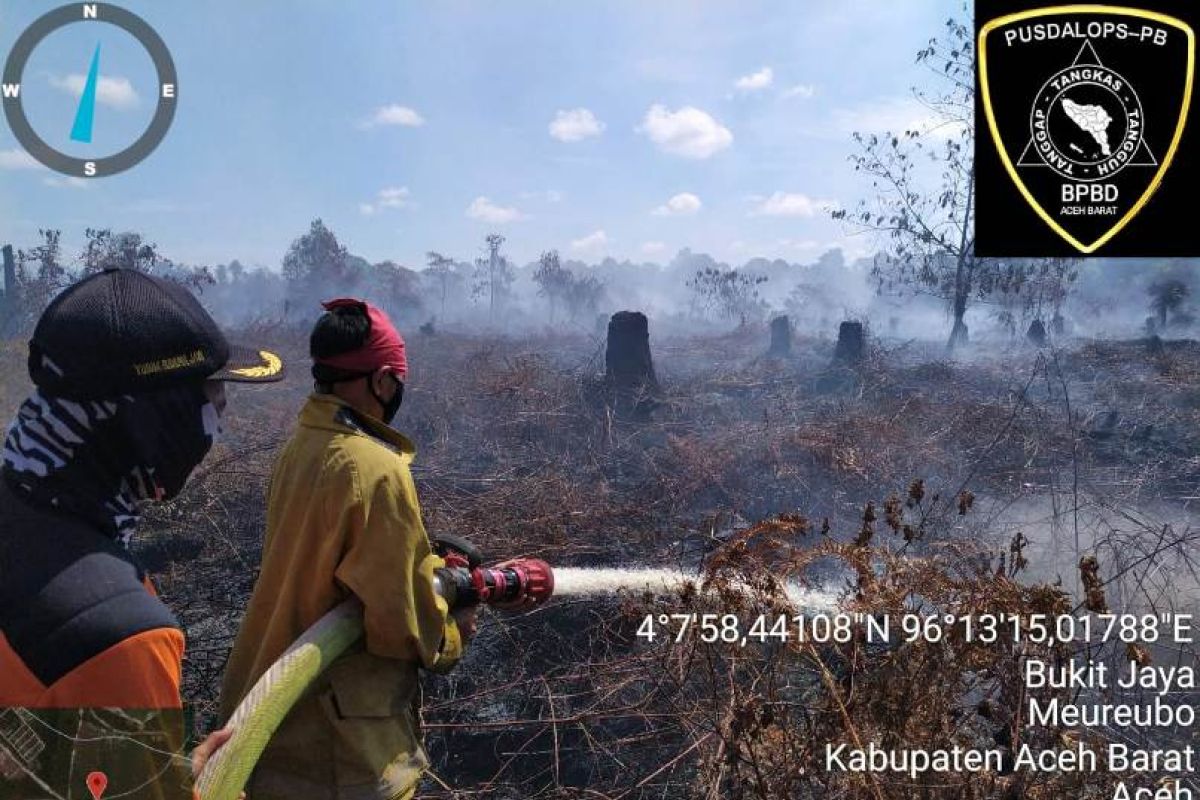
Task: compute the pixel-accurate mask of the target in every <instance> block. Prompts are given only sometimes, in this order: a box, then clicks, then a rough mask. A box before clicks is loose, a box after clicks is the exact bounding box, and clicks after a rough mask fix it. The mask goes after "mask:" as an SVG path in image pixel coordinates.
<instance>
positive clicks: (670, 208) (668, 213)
mask: <svg viewBox="0 0 1200 800" xmlns="http://www.w3.org/2000/svg"><path fill="white" fill-rule="evenodd" d="M701 205H703V203H701V202H700V198H699V197H697V196H696V195H694V194H692V193H691V192H680V193H679V194H677V195H675V196H674V197H672V198H671V199H670V200H668V201H667V202H666V203H664V204H663V205H661V206H658V207H657V208H655V209H654V210H653V211H651V212H650V213H651V214H653V215H654V216H656V217H682V216H686V215H689V214H695V213H696V212H697V211H699V210H700V206H701Z"/></svg>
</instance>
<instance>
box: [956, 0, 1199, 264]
mask: <svg viewBox="0 0 1200 800" xmlns="http://www.w3.org/2000/svg"><path fill="white" fill-rule="evenodd" d="M1069 14H1096V15H1114V16H1129V17H1136V18H1140V19H1143V20H1153V21H1155V22H1159V23H1161V24H1164V25H1169V26H1171V27H1173V28H1175V29H1176V30H1178V31H1180V32H1182V33H1183V34H1184V35H1185V36H1186V39H1187V74H1186V77H1185V88H1184V93H1183V102H1182V104H1181V107H1180V109H1179V118H1178V120H1177V121H1176V123H1175V126H1174V131H1173V134H1172V137H1171V141H1170V144H1169V146H1168V148H1167V152H1166V153H1165V155H1164V156H1163V158H1162V159H1161V161H1158V160H1157V159H1155V157H1154V154H1153V153H1152V152H1150V150H1149V148H1148V147H1147V146H1146V145H1147V143H1146V142H1145V139H1144V136H1145V125H1146V124H1147V123H1145V122H1144V121H1143V122H1142V123H1141V125H1140V126H1139V138H1140V139H1141V141H1140V142H1139V144H1138V145H1137V149H1136V150H1135V151H1134V152H1133V154H1132V155H1131V156H1130V158H1129V159H1128V160H1127V161H1126V162H1124V163H1122V164H1121V165H1119V167H1117V168H1116V169H1114V170H1112V171H1111V172H1109V173H1107V174H1105V175H1102V176H1099V177H1092V178H1087V177H1081V176H1080V175H1078V174H1068V176H1067V177H1069V178H1070V179H1071V180H1075V181H1080V182H1088V181H1096V180H1101V179H1104V178H1111V177H1114V176H1115V175H1116V174H1117V173H1119V172H1121V171H1123V170H1124V169H1126V168H1127V167H1131V166H1146V167H1149V166H1157V172H1156V173H1155V174H1154V176H1153V177H1152V178H1151V180H1150V181H1149V183H1148V185H1147V186H1146V188H1145V189H1144V190H1143V191H1142V193H1141V195H1140V196H1139V197H1138V199H1137V200H1136V201H1135V202H1134V203H1133V204H1132V205H1131V206H1130V207H1129V208H1128V209H1127V210H1126V211H1125V213H1124V214H1123V215H1121V216H1120V218H1119V219H1118V220H1117V221H1116V222H1115V223H1114V224H1113V225H1112V226H1111V227H1109V228H1108V229H1107V230H1106V231H1105V232H1104V233H1102V234H1101V235H1100V236H1098V237H1097V238H1096V239H1095V240H1094V241H1092V242H1090V243H1089V242H1083V241H1080V239H1079V238H1078V237H1077V236H1075V235H1074V234H1072V233H1071V232H1070V231H1068V230H1067V229H1066V228H1065V227H1064V226H1063V225H1062V224H1061V223H1060V222H1059V221H1058V220H1056V219H1055V218H1054V217H1053V216H1052V215H1051V214H1050V213H1049V212H1047V211H1046V208H1045V206H1044V205H1043V204H1042V203H1041V202H1040V201H1039V200H1038V199H1037V198H1036V197H1035V196H1034V194H1033V192H1032V191H1031V190H1030V188H1029V186H1028V185H1027V184H1026V182H1025V181H1024V180H1023V179H1022V177H1021V174H1020V172H1019V170H1018V166H1021V167H1024V168H1034V167H1037V166H1038V165H1037V164H1035V163H1032V162H1030V163H1023V162H1026V161H1027V159H1026V155H1027V151H1028V150H1029V149H1030V145H1033V144H1035V143H1036V130H1034V129H1033V119H1032V117H1033V115H1035V114H1036V112H1037V108H1038V105H1039V100H1041V99H1042V97H1043V94H1044V93H1045V87H1046V86H1048V85H1050V84H1051V82H1052V81H1054V79H1055V78H1056V77H1058V76H1059V75H1061V74H1062V73H1064V72H1067V71H1069V70H1071V69H1077V68H1078V66H1079V64H1077V63H1074V64H1072V65H1070V66H1068V67H1066V68H1065V69H1060V70H1059V71H1058V72H1056V73H1055V74H1053V75H1051V76H1050V78H1048V79H1047V80H1046V82H1045V83H1044V84H1043V87H1042V89H1040V90H1039V91H1038V93H1037V95H1036V96H1035V98H1034V101H1033V103H1032V106H1031V111H1030V114H1031V135H1032V136H1033V138H1032V139H1031V140H1030V142H1028V143H1027V144H1026V146H1025V147H1024V148H1022V150H1021V153H1020V155H1019V156H1018V158H1017V159H1016V161H1014V160H1013V158H1012V157H1011V155H1010V153H1009V150H1008V148H1007V147H1006V146H1005V143H1004V140H1003V138H1002V137H1001V134H1000V129H999V125H998V123H997V120H996V112H995V108H994V106H993V102H992V91H991V80H992V78H991V75H990V74H989V66H988V50H987V42H988V36H989V34H991V33H993V32H994V31H996V30H998V29H1000V28H1003V27H1005V26H1008V25H1012V24H1014V23H1018V22H1023V21H1026V20H1031V19H1036V18H1039V17H1048V16H1061V15H1069ZM976 46H977V53H978V61H979V89H980V100H981V101H982V105H983V109H984V115H985V117H986V118H987V124H988V130H989V132H990V134H991V137H992V141H993V143H994V144H995V147H996V151H997V153H998V154H999V156H1000V159H1001V161H1002V162H1003V165H1004V168H1005V171H1006V172H1007V173H1008V175H1009V177H1010V178H1011V179H1012V181H1013V183H1014V184H1015V185H1016V187H1017V189H1018V191H1019V192H1020V193H1021V195H1022V197H1024V198H1025V201H1026V202H1027V203H1029V205H1030V206H1031V207H1032V208H1033V210H1034V212H1035V213H1036V214H1037V215H1038V216H1039V217H1040V218H1041V219H1042V221H1043V222H1045V223H1046V224H1047V225H1048V226H1049V227H1050V228H1051V229H1052V230H1053V231H1054V232H1055V233H1056V234H1058V235H1059V236H1060V237H1062V238H1063V239H1064V240H1065V241H1067V242H1068V243H1069V244H1070V245H1071V246H1072V247H1074V248H1075V249H1076V250H1078V251H1079V252H1080V253H1083V254H1085V255H1087V254H1091V253H1094V252H1095V251H1096V250H1097V249H1099V248H1100V247H1102V246H1103V245H1104V244H1106V243H1107V242H1108V241H1110V240H1111V239H1112V238H1113V237H1114V236H1116V235H1117V234H1118V233H1120V232H1121V230H1122V229H1124V228H1125V226H1126V225H1128V224H1129V223H1130V221H1132V220H1133V218H1134V217H1136V216H1137V214H1138V213H1139V212H1140V211H1141V210H1142V209H1143V208H1144V207H1145V206H1146V204H1147V203H1148V202H1149V201H1150V198H1151V197H1152V196H1153V195H1154V193H1155V191H1157V190H1158V188H1159V186H1160V185H1161V184H1162V181H1163V178H1164V176H1165V175H1166V172H1167V169H1168V168H1169V167H1170V165H1171V162H1172V161H1173V160H1174V158H1175V155H1176V152H1177V151H1178V149H1179V143H1180V141H1181V140H1182V138H1183V132H1184V128H1185V127H1186V124H1187V118H1188V113H1189V111H1190V107H1191V95H1192V89H1193V84H1194V78H1195V63H1196V39H1195V33H1194V31H1193V29H1192V27H1191V26H1190V25H1188V24H1187V23H1185V22H1183V21H1182V20H1180V19H1178V18H1176V17H1172V16H1170V15H1168V14H1163V13H1161V12H1157V11H1148V10H1145V9H1138V8H1129V7H1123V6H1102V5H1091V4H1085V5H1063V6H1049V7H1043V8H1034V9H1028V10H1025V11H1019V12H1016V13H1012V14H1006V15H1004V16H1001V17H997V18H995V19H992V20H989V21H988V22H987V23H985V24H984V25H983V26H982V27H981V28H980V30H979V34H978V37H977V39H976ZM1088 49H1090V50H1091V52H1092V53H1093V55H1094V54H1095V48H1094V45H1092V44H1091V38H1090V37H1089V38H1087V39H1086V40H1085V43H1084V46H1083V47H1081V48H1080V51H1079V54H1078V55H1077V56H1076V62H1078V61H1079V59H1080V57H1081V56H1082V55H1083V53H1084V52H1085V51H1086V50H1088ZM1095 61H1096V62H1097V64H1095V65H1093V66H1097V67H1098V68H1099V69H1100V70H1103V71H1104V72H1106V73H1107V74H1109V75H1111V76H1114V77H1119V78H1121V80H1122V81H1124V78H1123V77H1121V76H1120V75H1119V74H1118V73H1116V72H1115V71H1113V70H1109V69H1108V68H1107V67H1105V66H1104V65H1103V64H1102V63H1099V58H1098V57H1096V58H1095ZM1124 85H1125V86H1127V87H1129V88H1130V91H1131V92H1132V87H1131V86H1129V84H1128V82H1127V81H1124ZM1133 94H1134V97H1135V98H1136V99H1137V104H1138V110H1139V116H1140V111H1141V100H1140V98H1138V97H1137V95H1136V93H1133ZM1118 99H1119V98H1118ZM1126 111H1127V109H1126ZM1127 113H1128V112H1127ZM1160 124H1161V123H1160ZM1054 146H1055V147H1056V148H1057V145H1054ZM1143 148H1144V149H1143ZM1034 150H1035V155H1036V157H1037V158H1038V159H1039V160H1041V161H1042V166H1043V167H1045V168H1050V169H1054V167H1053V165H1051V164H1049V163H1047V162H1046V161H1045V159H1044V158H1043V157H1042V155H1041V151H1038V150H1037V148H1036V147H1034ZM1143 152H1145V154H1146V155H1147V156H1148V157H1149V160H1150V161H1153V162H1155V163H1154V164H1150V163H1145V164H1143V163H1140V162H1139V161H1138V158H1139V155H1140V154H1141V153H1143ZM1063 157H1064V158H1066V156H1065V155H1064V156H1063ZM1055 171H1056V172H1058V173H1059V174H1060V175H1062V172H1061V171H1060V170H1055Z"/></svg>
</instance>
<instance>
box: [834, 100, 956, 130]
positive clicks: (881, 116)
mask: <svg viewBox="0 0 1200 800" xmlns="http://www.w3.org/2000/svg"><path fill="white" fill-rule="evenodd" d="M833 123H834V125H835V126H836V128H837V132H838V133H842V134H847V133H856V132H857V133H885V132H888V133H895V134H900V133H903V132H905V131H909V130H914V131H918V132H920V133H927V134H930V135H932V136H935V137H940V138H947V139H948V138H951V137H953V136H956V135H957V134H958V133H959V132H961V131H962V127H963V126H962V123H960V122H951V123H947V122H946V121H945V120H943V119H942V118H941V117H940V116H939V115H938V114H937V113H935V112H934V111H932V110H930V109H929V108H927V107H926V106H925V105H923V104H922V103H921V102H920V101H919V100H917V99H916V98H915V97H904V96H901V97H885V98H881V99H878V100H874V101H871V102H869V103H862V104H860V105H857V106H853V107H851V108H839V109H836V110H834V112H833Z"/></svg>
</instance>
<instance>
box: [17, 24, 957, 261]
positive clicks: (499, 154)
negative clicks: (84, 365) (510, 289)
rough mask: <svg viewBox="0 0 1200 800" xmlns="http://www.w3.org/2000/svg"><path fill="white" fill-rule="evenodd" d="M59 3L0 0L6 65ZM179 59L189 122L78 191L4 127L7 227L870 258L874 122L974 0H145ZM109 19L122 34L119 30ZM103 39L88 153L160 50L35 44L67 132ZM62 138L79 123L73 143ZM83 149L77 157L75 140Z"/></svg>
mask: <svg viewBox="0 0 1200 800" xmlns="http://www.w3.org/2000/svg"><path fill="white" fill-rule="evenodd" d="M58 4H59V3H58V2H53V1H52V2H41V1H40V0H38V1H37V2H34V1H33V0H20V1H19V2H14V0H0V54H3V55H7V52H8V50H9V48H10V47H11V45H12V44H13V42H14V41H15V39H16V37H17V36H18V35H19V33H20V31H21V30H22V29H23V28H24V27H25V26H26V25H28V24H29V23H30V22H32V21H33V19H35V18H36V17H37V16H39V15H40V14H41V13H43V12H44V11H46V10H49V9H50V8H53V7H55V6H57V5H58ZM124 5H125V6H126V7H127V8H129V9H131V10H133V11H134V12H136V13H138V14H139V15H141V16H142V17H143V18H144V19H145V20H146V21H147V22H149V23H150V24H151V25H152V26H153V27H155V28H156V29H157V30H158V31H159V33H160V35H161V36H162V37H163V39H164V40H165V41H166V43H167V45H168V47H169V48H170V49H171V51H172V54H173V56H174V58H175V62H176V68H177V70H178V73H179V101H178V109H179V110H178V113H177V115H176V118H175V122H174V125H173V126H172V128H171V131H170V132H169V134H168V135H167V138H166V140H165V141H164V142H163V143H162V145H160V146H159V148H158V150H156V151H155V152H154V153H153V155H151V156H150V158H149V159H148V160H146V161H144V162H142V163H141V164H139V165H138V166H137V167H135V168H133V169H132V170H130V171H128V172H125V173H123V174H121V175H117V176H113V177H109V178H104V179H101V180H92V181H88V182H84V181H83V180H68V179H65V178H63V177H61V176H57V175H55V174H54V173H51V172H49V171H47V170H44V169H41V168H39V167H37V165H33V164H30V163H29V160H28V159H27V158H25V157H23V154H22V153H21V151H20V150H19V148H18V145H17V143H16V141H15V139H14V138H13V136H12V134H11V132H10V131H9V130H8V127H7V125H6V124H4V123H3V122H0V242H13V243H15V244H17V245H18V246H27V245H29V244H32V243H33V241H34V239H35V237H36V232H37V229H38V228H39V227H55V228H61V229H62V230H63V232H64V240H65V241H66V242H67V245H68V249H69V250H70V251H72V252H74V251H75V250H77V249H78V245H79V243H80V242H81V240H82V234H83V229H84V228H85V227H89V226H90V227H111V228H114V229H119V230H136V231H139V232H141V233H143V234H144V235H146V236H147V238H148V239H150V240H151V241H155V242H158V244H159V245H160V247H161V249H162V251H163V252H164V253H165V254H166V255H168V256H170V257H172V258H175V259H176V260H180V261H184V262H188V263H200V264H203V263H217V262H225V261H229V260H231V259H233V258H238V259H240V260H242V261H243V262H245V263H248V264H263V265H268V266H276V265H278V263H279V261H280V260H281V258H282V255H283V253H284V251H285V250H286V248H287V246H288V244H289V243H290V242H291V240H292V239H293V238H295V237H296V236H297V235H299V234H300V233H302V232H303V231H304V230H305V229H306V228H307V225H308V223H309V221H310V220H311V219H313V218H314V217H322V218H323V219H324V220H325V221H326V223H327V224H329V225H330V226H331V227H332V228H333V229H334V231H335V232H336V233H337V234H338V235H339V237H340V238H341V239H342V240H343V241H344V242H346V243H347V244H348V245H349V247H350V249H351V250H352V251H353V252H356V253H358V254H360V255H362V256H364V257H366V258H368V259H370V260H372V261H379V260H383V259H387V258H390V259H393V260H396V261H399V262H400V263H403V264H406V265H409V266H417V267H419V266H421V265H422V264H423V260H424V253H425V251H427V250H431V249H436V250H440V251H442V252H446V253H448V254H451V255H454V256H456V257H459V258H470V257H473V256H474V255H477V253H478V251H479V248H480V245H481V243H482V240H483V236H484V235H485V234H486V233H488V232H489V231H491V230H497V231H500V232H501V233H504V234H505V235H506V236H507V237H508V240H509V245H508V249H509V252H510V254H511V255H512V256H513V257H515V258H516V259H517V260H518V261H521V262H525V261H528V260H532V259H533V258H536V256H537V254H538V253H539V252H540V251H541V250H544V249H549V248H552V247H553V248H558V249H559V250H560V251H561V252H562V253H563V254H564V255H565V256H568V257H575V258H583V259H585V260H589V261H595V260H598V259H599V258H601V257H603V256H605V255H611V256H613V257H616V258H619V259H620V258H630V259H633V260H658V261H663V260H667V259H669V258H670V257H671V255H673V254H674V253H675V252H676V251H677V250H678V249H679V248H681V247H685V246H686V247H691V248H692V249H693V250H701V251H706V252H709V253H711V254H713V255H714V256H716V257H718V258H720V259H724V260H729V261H734V262H739V263H740V262H742V261H744V260H746V259H747V258H750V257H752V256H757V255H762V256H767V257H782V258H786V259H788V260H793V261H795V260H810V259H812V258H814V257H815V256H816V255H819V253H820V252H822V251H823V250H825V249H827V248H829V247H831V246H838V245H841V246H844V247H845V248H846V249H847V250H848V252H850V253H852V254H859V253H863V252H866V251H867V250H868V249H870V242H868V241H863V240H862V239H861V237H849V238H848V236H847V231H846V230H845V229H843V228H842V227H841V226H840V225H839V224H838V223H835V222H833V221H831V220H830V219H829V218H828V214H827V213H826V210H825V209H826V208H828V207H829V205H830V204H841V205H853V204H854V203H855V202H856V200H857V199H858V198H859V197H860V196H862V195H863V194H864V192H866V190H867V187H866V186H864V185H863V182H862V180H861V178H859V177H857V176H856V175H855V173H854V172H853V169H852V168H851V166H850V165H849V163H848V162H847V159H846V156H847V155H848V154H849V153H850V152H851V150H852V145H851V142H850V139H849V134H850V132H851V131H852V130H855V129H858V130H883V129H888V128H898V127H901V128H902V127H905V126H907V125H911V124H919V123H920V120H922V119H923V118H924V117H925V116H926V115H927V112H926V111H925V110H924V109H923V108H921V107H920V106H919V105H918V104H917V103H916V102H915V101H914V100H912V98H911V94H910V88H911V87H912V86H913V85H914V84H920V83H922V82H924V81H926V80H928V72H927V70H925V69H924V68H923V67H921V66H919V65H916V64H915V63H914V55H915V52H916V51H917V49H919V48H921V47H923V46H924V45H925V43H926V41H927V40H928V39H929V37H931V36H934V35H936V34H938V33H939V32H940V31H941V29H942V24H943V22H944V21H945V19H946V18H947V17H950V16H953V15H955V14H956V13H961V5H960V4H959V3H958V2H956V1H955V0H904V2H895V0H793V1H791V2H756V1H754V0H742V1H740V2H720V3H718V2H695V1H693V2H672V1H669V0H668V1H663V2H645V0H631V1H630V2H612V1H610V0H606V1H605V2H582V0H580V1H578V2H551V1H550V0H542V1H540V2H532V1H528V2H526V1H522V2H487V3H485V2H475V1H473V0H472V1H469V0H451V1H449V2H416V1H415V0H413V2H382V1H381V0H356V1H355V2H341V1H338V2H335V1H334V0H304V1H303V2H297V1H296V0H256V1H255V2H242V1H241V0H236V1H235V0H204V2H182V0H158V1H157V2H142V1H141V0H128V1H127V2H125V3H124ZM100 28H103V30H102V31H101V32H100V33H97V30H99V29H100ZM97 42H99V43H101V45H102V47H101V53H102V55H101V65H100V75H101V78H102V80H101V86H100V102H99V105H98V107H97V111H96V123H95V126H96V141H95V143H94V145H93V146H92V148H91V151H92V152H100V151H104V149H105V146H106V145H111V144H112V143H117V144H115V145H113V147H119V146H121V145H122V144H123V143H125V142H128V141H129V140H130V139H131V138H132V137H134V136H136V135H137V133H138V132H140V130H141V129H142V128H143V127H144V125H145V124H146V121H147V120H148V119H149V117H150V114H151V113H152V110H153V109H152V106H151V103H152V102H153V100H154V94H153V92H154V75H153V71H152V69H151V68H150V63H149V60H148V58H147V57H146V56H145V54H144V53H143V52H142V51H141V49H140V47H138V46H137V44H136V43H134V42H133V41H132V39H130V37H128V35H126V34H124V33H123V32H121V31H119V30H118V29H116V28H113V27H112V26H108V25H102V26H91V27H90V28H89V27H85V26H84V25H71V26H68V27H67V28H64V29H62V30H60V31H59V32H58V33H56V34H54V35H53V36H52V37H51V38H49V39H47V40H46V41H45V42H43V44H42V45H41V46H39V48H38V49H37V50H36V51H35V53H34V55H33V57H32V58H31V61H30V63H29V65H28V67H27V69H26V74H25V76H24V83H25V88H24V94H25V97H26V102H27V106H28V108H29V112H28V113H29V115H30V117H31V119H32V120H33V122H34V124H35V126H36V127H37V128H38V130H39V131H40V132H42V135H43V136H44V137H46V138H47V140H49V141H51V142H52V143H53V144H56V145H61V146H62V149H64V150H69V151H70V152H74V153H77V154H83V152H84V151H83V150H80V149H78V148H80V147H81V146H80V145H77V144H76V145H71V143H69V142H68V141H67V135H68V133H69V131H70V126H71V121H72V119H73V117H74V113H75V108H76V104H77V99H76V98H77V97H78V92H79V90H80V89H79V87H80V86H81V85H82V76H83V75H84V74H85V73H86V72H87V67H88V63H89V61H90V58H91V55H92V52H93V50H94V48H95V46H96V44H97ZM55 136H57V137H58V139H57V141H55ZM72 148H75V149H72Z"/></svg>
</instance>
